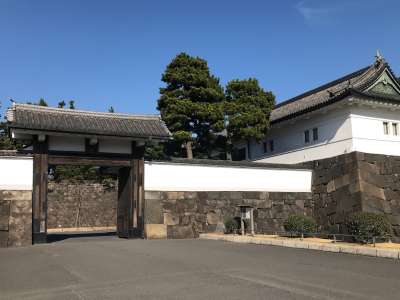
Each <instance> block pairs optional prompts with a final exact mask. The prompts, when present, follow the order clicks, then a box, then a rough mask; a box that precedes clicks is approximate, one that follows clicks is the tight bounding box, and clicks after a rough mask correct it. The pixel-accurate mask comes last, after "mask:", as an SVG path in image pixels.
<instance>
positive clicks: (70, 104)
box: [68, 100, 75, 109]
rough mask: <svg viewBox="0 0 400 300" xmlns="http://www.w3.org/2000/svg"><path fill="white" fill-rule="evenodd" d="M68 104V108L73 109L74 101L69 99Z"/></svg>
mask: <svg viewBox="0 0 400 300" xmlns="http://www.w3.org/2000/svg"><path fill="white" fill-rule="evenodd" d="M68 104H69V109H75V101H74V100H71V101H69V102H68Z"/></svg>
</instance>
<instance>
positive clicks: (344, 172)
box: [305, 152, 362, 231]
mask: <svg viewBox="0 0 400 300" xmlns="http://www.w3.org/2000/svg"><path fill="white" fill-rule="evenodd" d="M358 155H359V154H358V153H356V152H353V153H350V154H345V155H340V156H336V157H333V158H327V159H322V160H318V161H313V162H309V163H305V165H307V166H309V167H311V168H312V169H313V170H314V172H313V179H312V182H313V185H312V192H313V193H312V195H313V196H312V197H313V201H312V202H313V203H312V207H313V213H312V214H313V217H314V218H315V220H316V221H317V224H319V225H320V226H321V229H323V230H332V229H335V230H337V231H343V230H344V229H345V228H344V224H345V221H346V219H347V217H348V216H349V215H350V214H352V213H354V212H357V211H361V209H362V208H361V190H360V176H359V165H358Z"/></svg>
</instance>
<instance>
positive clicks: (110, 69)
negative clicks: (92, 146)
mask: <svg viewBox="0 0 400 300" xmlns="http://www.w3.org/2000/svg"><path fill="white" fill-rule="evenodd" d="M399 12H400V1H398V0H340V1H330V0H305V1H297V0H293V1H290V0H286V1H284V0H282V1H262V0H258V1H256V0H246V1H243V0H241V1H239V0H237V1H236V0H223V1H222V0H220V1H216V0H214V1H211V0H202V1H190V0H186V1H184V0H179V1H178V0H169V1H165V0H159V1H155V0H146V1H129V0H127V1H122V0H119V1H111V0H108V1H105V0H85V1H83V0H64V1H62V0H49V1H44V0H43V1H42V0H35V1H33V0H30V1H28V0H0V101H1V102H2V109H4V107H5V106H8V105H9V100H8V99H10V98H12V99H15V100H17V101H21V102H25V101H36V100H38V99H39V98H40V97H43V98H45V99H46V100H47V101H48V102H49V104H50V105H54V106H55V105H56V104H57V103H58V102H59V101H60V100H66V101H67V100H71V99H72V100H75V101H76V103H77V107H78V108H81V109H91V110H100V111H106V110H107V108H108V107H109V106H110V105H113V106H114V107H115V109H116V111H119V112H130V113H157V110H156V102H157V98H158V89H159V87H161V86H162V82H161V80H160V78H161V73H162V72H163V71H164V69H165V66H166V65H167V64H168V63H169V61H170V60H171V59H172V58H173V57H174V56H175V55H176V54H177V53H179V52H182V51H184V52H187V53H188V54H191V55H195V56H200V57H202V58H204V59H206V60H207V61H208V63H209V66H210V69H211V71H212V73H213V74H215V75H216V76H218V77H219V78H220V79H221V82H222V83H223V84H225V83H226V82H227V81H229V80H231V79H235V78H248V77H255V78H257V79H258V80H259V81H260V83H261V85H262V86H263V87H264V88H265V89H267V90H272V91H273V92H274V93H275V95H276V96H277V100H278V102H279V101H283V100H286V99H287V98H290V97H293V96H296V95H297V94H299V93H302V92H304V91H306V90H308V89H310V88H314V87H316V86H318V85H320V84H323V83H325V82H327V81H330V80H333V79H336V78H337V77H339V76H342V75H345V74H346V73H349V72H352V71H355V70H357V69H359V68H362V67H364V66H366V65H368V64H370V63H372V61H373V59H374V54H375V51H376V49H380V50H381V52H382V54H383V56H384V57H385V58H386V59H387V60H388V61H389V62H390V64H391V66H392V69H393V70H394V72H395V73H396V74H398V75H400V47H399V46H400V38H399V29H400V18H399Z"/></svg>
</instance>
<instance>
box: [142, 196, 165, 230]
mask: <svg viewBox="0 0 400 300" xmlns="http://www.w3.org/2000/svg"><path fill="white" fill-rule="evenodd" d="M145 201H146V208H145V209H146V210H145V223H146V224H163V223H164V216H163V213H162V209H161V200H160V199H151V198H146V200H145Z"/></svg>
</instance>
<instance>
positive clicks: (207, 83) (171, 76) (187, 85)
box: [158, 53, 224, 158]
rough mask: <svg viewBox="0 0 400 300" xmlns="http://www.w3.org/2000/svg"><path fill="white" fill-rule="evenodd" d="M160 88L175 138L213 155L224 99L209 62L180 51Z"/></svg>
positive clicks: (164, 114) (161, 102)
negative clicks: (213, 143)
mask: <svg viewBox="0 0 400 300" xmlns="http://www.w3.org/2000/svg"><path fill="white" fill-rule="evenodd" d="M162 81H163V82H165V84H166V87H164V88H161V89H160V95H161V96H160V98H159V100H158V109H159V110H160V112H161V117H162V119H163V120H164V121H165V123H166V124H167V126H168V128H169V130H170V131H171V132H172V134H173V137H174V140H175V141H176V142H177V143H178V144H179V145H184V146H185V147H186V151H187V156H188V157H189V158H190V157H191V147H192V144H193V153H194V155H195V156H196V157H208V156H210V155H211V150H212V142H213V141H214V140H215V138H216V133H218V132H219V131H221V130H222V119H223V117H222V115H223V110H222V106H221V103H222V102H223V100H224V93H223V88H222V87H221V85H220V83H219V79H218V78H216V77H215V76H213V75H211V73H210V70H209V68H208V65H207V62H206V61H205V60H204V59H201V58H199V57H192V56H189V55H187V54H186V53H180V54H178V55H177V56H176V57H175V58H174V59H173V60H172V61H171V63H170V64H169V65H168V66H167V68H166V70H165V72H164V74H163V75H162Z"/></svg>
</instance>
